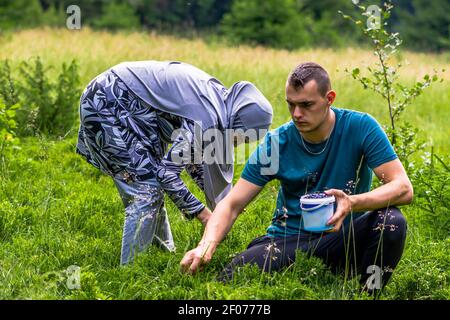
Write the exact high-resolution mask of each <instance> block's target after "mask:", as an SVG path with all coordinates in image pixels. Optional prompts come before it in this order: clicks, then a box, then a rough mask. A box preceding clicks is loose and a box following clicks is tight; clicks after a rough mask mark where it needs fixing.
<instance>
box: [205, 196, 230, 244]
mask: <svg viewBox="0 0 450 320" xmlns="http://www.w3.org/2000/svg"><path fill="white" fill-rule="evenodd" d="M238 215H239V212H237V211H236V210H235V209H233V208H232V207H231V206H230V205H229V204H228V203H227V201H221V202H219V204H218V205H217V207H216V209H215V210H214V213H213V214H212V216H211V218H210V219H209V221H208V223H207V225H206V228H205V232H204V233H203V237H202V240H201V243H203V244H204V245H207V246H213V247H214V248H215V247H216V246H217V245H218V244H219V243H220V242H221V241H222V240H223V239H224V238H225V237H226V235H227V234H228V232H229V231H230V229H231V227H232V226H233V224H234V221H235V220H236V218H237V216H238Z"/></svg>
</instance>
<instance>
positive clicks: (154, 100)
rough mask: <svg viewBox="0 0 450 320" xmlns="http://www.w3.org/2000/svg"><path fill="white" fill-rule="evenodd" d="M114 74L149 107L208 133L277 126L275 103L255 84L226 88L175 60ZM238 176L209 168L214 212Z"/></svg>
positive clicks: (121, 68) (129, 65)
mask: <svg viewBox="0 0 450 320" xmlns="http://www.w3.org/2000/svg"><path fill="white" fill-rule="evenodd" d="M111 71H112V72H114V73H115V74H116V75H117V76H118V77H119V78H120V79H121V80H122V81H123V82H125V84H126V85H127V86H128V88H129V89H130V90H131V91H133V93H135V94H136V95H137V96H138V97H139V98H141V99H142V100H143V101H144V102H145V103H147V104H148V105H150V106H152V107H154V108H156V109H158V110H160V111H163V112H167V113H171V114H175V115H177V116H180V117H183V118H186V119H190V120H192V121H194V122H196V123H199V124H201V127H202V130H203V131H205V130H207V129H210V128H217V129H219V130H221V131H225V130H226V129H239V128H241V129H244V130H247V129H268V128H269V126H270V124H271V123H272V106H271V104H270V103H269V101H268V100H267V99H266V98H265V97H264V95H263V94H262V93H261V92H260V91H259V90H258V89H257V88H256V87H255V86H254V85H253V84H252V83H250V82H246V81H241V82H237V83H235V84H234V85H233V86H232V87H231V88H230V89H227V88H226V87H224V86H223V85H222V83H221V82H220V81H219V80H217V79H215V78H214V77H212V76H211V75H209V74H207V73H205V72H204V71H202V70H200V69H198V68H196V67H194V66H192V65H189V64H186V63H182V62H175V61H164V62H162V61H136V62H123V63H121V64H118V65H116V66H114V67H112V68H111ZM224 152H233V150H232V149H231V150H230V149H229V148H228V149H224ZM219 158H220V157H219ZM222 159H227V158H226V156H225V155H222ZM233 173H234V172H233V165H232V164H231V165H230V164H219V163H213V164H205V165H204V186H205V190H204V191H205V195H206V200H207V204H208V207H210V208H211V209H214V208H215V206H216V204H217V203H218V202H219V201H220V200H221V199H223V198H224V197H225V196H226V195H227V194H228V192H229V191H230V190H231V187H232V180H233Z"/></svg>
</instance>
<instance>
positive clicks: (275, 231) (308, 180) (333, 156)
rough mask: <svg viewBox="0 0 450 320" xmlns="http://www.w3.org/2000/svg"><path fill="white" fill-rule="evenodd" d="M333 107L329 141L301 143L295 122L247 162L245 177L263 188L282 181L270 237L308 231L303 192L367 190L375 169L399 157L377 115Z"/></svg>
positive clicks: (273, 133)
mask: <svg viewBox="0 0 450 320" xmlns="http://www.w3.org/2000/svg"><path fill="white" fill-rule="evenodd" d="M332 110H333V111H334V112H335V114H336V123H335V126H334V129H333V132H332V133H331V135H330V138H329V141H328V142H327V141H325V142H322V143H319V144H310V143H308V142H307V141H305V140H303V142H302V139H301V136H300V133H299V131H298V130H297V128H296V127H295V124H294V123H293V122H292V121H290V122H288V123H286V124H284V125H282V126H281V127H279V128H277V129H275V130H274V131H271V132H269V133H268V134H267V135H266V136H265V138H264V140H263V142H262V143H261V144H260V145H259V146H258V148H257V149H256V150H255V152H254V153H253V154H252V155H251V156H250V158H249V160H248V161H247V163H246V165H245V168H244V170H243V172H242V175H241V177H242V178H243V179H245V180H247V181H249V182H251V183H254V184H256V185H258V186H264V185H265V184H266V183H268V182H269V181H271V180H273V179H278V180H279V181H280V189H279V191H278V198H277V205H276V209H275V212H274V213H273V218H272V223H271V225H270V226H269V228H268V229H267V234H268V235H269V236H274V237H281V236H289V235H296V234H298V233H299V232H302V231H303V223H302V219H301V209H300V203H299V199H300V197H301V196H302V195H304V194H306V193H310V192H315V191H324V190H327V189H340V190H343V191H344V192H346V193H347V194H360V193H364V192H368V191H370V186H371V184H372V169H374V168H376V167H378V166H380V165H382V164H383V163H386V162H389V161H392V160H394V159H396V158H397V155H396V154H395V151H394V149H393V147H392V145H391V144H390V142H389V139H388V137H387V136H386V133H385V132H384V131H383V129H382V128H381V126H380V125H379V123H378V122H377V121H376V120H375V119H374V118H373V117H372V116H370V115H369V114H367V113H362V112H357V111H352V110H346V109H339V108H335V107H332ZM277 140H278V144H277V143H276V141H277ZM303 143H304V144H305V145H306V147H307V149H308V150H309V151H308V150H307V149H305V146H304V144H303ZM322 150H323V152H322V153H320V152H321V151H322ZM277 153H278V154H279V157H278V160H277V158H276V154H277ZM312 153H316V154H312ZM318 153H320V154H318ZM276 161H278V163H275V162H276ZM277 164H278V166H277ZM277 167H278V170H274V168H277ZM268 168H271V169H270V170H268ZM358 168H359V173H358V172H357V171H358ZM264 170H266V171H264ZM360 214H362V213H358V212H354V213H353V215H354V216H355V215H356V216H358V215H360ZM349 218H350V217H347V219H346V222H345V223H348V220H349Z"/></svg>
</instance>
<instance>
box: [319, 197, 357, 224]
mask: <svg viewBox="0 0 450 320" xmlns="http://www.w3.org/2000/svg"><path fill="white" fill-rule="evenodd" d="M325 193H326V194H328V195H331V196H334V197H335V198H336V203H337V207H336V211H335V213H334V215H333V216H332V217H331V218H330V220H328V222H327V225H332V224H334V228H333V229H331V230H329V231H328V232H337V231H339V230H340V229H341V226H342V223H343V222H344V220H345V217H347V215H348V214H349V213H350V212H351V211H352V201H351V199H350V196H349V195H347V194H346V193H345V192H344V191H342V190H337V189H330V190H327V191H325Z"/></svg>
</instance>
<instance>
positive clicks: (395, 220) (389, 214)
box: [374, 207, 408, 242]
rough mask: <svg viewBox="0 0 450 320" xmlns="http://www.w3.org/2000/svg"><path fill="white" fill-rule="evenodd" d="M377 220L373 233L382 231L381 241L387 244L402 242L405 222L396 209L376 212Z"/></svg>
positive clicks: (404, 235)
mask: <svg viewBox="0 0 450 320" xmlns="http://www.w3.org/2000/svg"><path fill="white" fill-rule="evenodd" d="M377 212H378V219H377V224H376V226H375V228H374V230H375V231H383V240H384V241H388V242H391V241H392V242H399V241H404V239H405V237H406V231H407V226H408V224H407V221H406V218H405V216H404V215H403V213H402V212H401V211H400V209H398V208H397V207H388V208H384V209H381V210H377Z"/></svg>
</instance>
